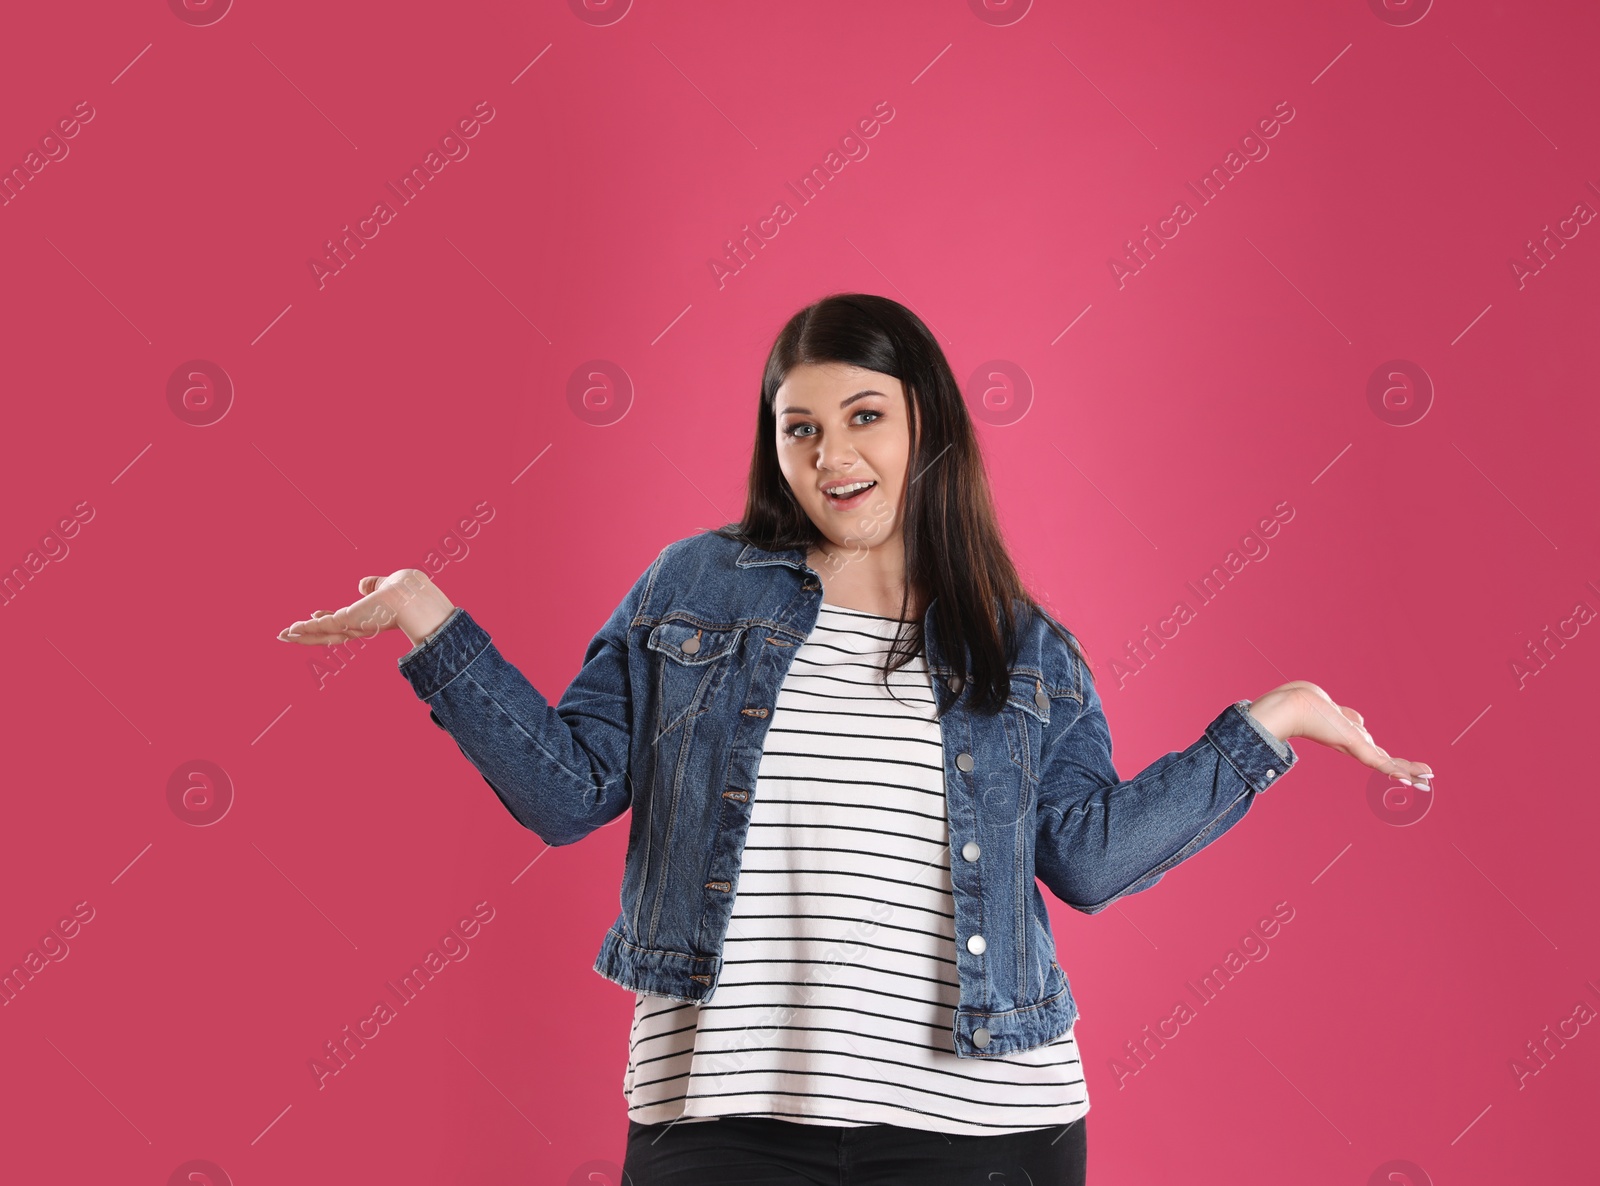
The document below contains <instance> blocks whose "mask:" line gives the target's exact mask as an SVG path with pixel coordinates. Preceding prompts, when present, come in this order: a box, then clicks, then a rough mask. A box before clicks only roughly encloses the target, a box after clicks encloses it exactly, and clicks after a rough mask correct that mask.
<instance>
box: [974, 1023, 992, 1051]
mask: <svg viewBox="0 0 1600 1186" xmlns="http://www.w3.org/2000/svg"><path fill="white" fill-rule="evenodd" d="M989 1036H990V1035H989V1031H988V1030H986V1029H984V1028H983V1027H982V1026H979V1027H978V1028H977V1029H975V1030H973V1031H972V1044H973V1045H974V1046H976V1047H977V1048H978V1049H979V1050H982V1049H983V1048H984V1047H985V1046H987V1045H988V1044H989Z"/></svg>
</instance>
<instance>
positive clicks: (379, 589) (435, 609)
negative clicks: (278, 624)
mask: <svg viewBox="0 0 1600 1186" xmlns="http://www.w3.org/2000/svg"><path fill="white" fill-rule="evenodd" d="M356 588H357V590H358V591H359V592H360V593H361V594H362V597H361V599H360V600H359V601H355V602H352V603H351V604H350V605H347V606H345V607H344V608H343V609H341V610H333V611H331V612H330V611H329V610H325V609H319V610H317V611H315V612H314V613H313V614H312V615H311V617H310V618H308V619H306V620H304V621H300V622H294V623H292V624H290V625H289V626H287V627H285V628H284V629H283V630H281V631H279V633H278V638H279V639H281V640H282V641H284V642H298V643H301V644H302V645H305V646H329V645H331V644H333V643H339V642H348V641H349V640H350V639H352V638H371V637H372V636H373V635H375V634H380V633H382V632H383V631H385V630H390V629H399V630H401V631H403V632H404V633H405V636H406V637H407V638H409V639H410V640H411V645H412V646H416V645H417V644H418V643H420V642H421V641H422V640H423V639H425V638H427V637H428V635H430V634H432V633H433V632H434V631H435V630H437V629H438V628H439V627H440V626H441V625H443V624H444V620H445V619H446V618H448V617H449V616H450V612H451V611H452V610H453V609H455V606H454V605H452V604H451V603H450V599H449V598H448V597H446V596H445V595H444V590H442V589H440V588H439V586H437V585H435V584H434V583H433V580H432V579H431V578H430V577H429V576H428V574H427V573H425V572H423V571H422V570H421V569H420V568H402V569H400V570H399V571H398V572H392V573H390V574H389V575H388V576H386V577H362V578H361V580H360V581H358V582H357V583H356Z"/></svg>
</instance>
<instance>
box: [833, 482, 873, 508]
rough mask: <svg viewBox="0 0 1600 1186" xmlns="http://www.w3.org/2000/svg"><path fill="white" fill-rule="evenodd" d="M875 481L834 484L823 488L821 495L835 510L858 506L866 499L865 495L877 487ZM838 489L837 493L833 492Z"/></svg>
mask: <svg viewBox="0 0 1600 1186" xmlns="http://www.w3.org/2000/svg"><path fill="white" fill-rule="evenodd" d="M877 486H878V483H876V482H870V481H869V482H850V483H848V484H846V485H843V486H836V487H834V488H833V489H832V490H824V491H823V492H822V496H823V497H824V498H825V499H827V501H828V505H829V506H832V507H833V508H834V509H836V510H841V511H847V510H850V509H851V508H853V507H857V506H860V505H861V504H862V503H863V502H864V501H866V497H867V495H869V494H871V493H872V492H873V491H874V490H875V489H877ZM835 491H838V493H835Z"/></svg>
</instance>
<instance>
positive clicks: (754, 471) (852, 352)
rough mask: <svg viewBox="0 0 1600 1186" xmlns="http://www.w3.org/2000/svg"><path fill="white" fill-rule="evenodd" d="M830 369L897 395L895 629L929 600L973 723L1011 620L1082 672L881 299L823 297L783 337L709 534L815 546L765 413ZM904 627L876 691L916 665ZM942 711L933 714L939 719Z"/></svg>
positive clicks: (1009, 644) (920, 340) (947, 398)
mask: <svg viewBox="0 0 1600 1186" xmlns="http://www.w3.org/2000/svg"><path fill="white" fill-rule="evenodd" d="M830 362H832V363H845V364H848V365H850V366H857V367H862V368H864V369H866V370H869V371H877V372H879V373H880V374H885V375H893V376H894V377H895V378H896V379H898V380H900V382H901V384H902V385H903V386H904V388H905V392H906V403H907V405H908V409H909V415H910V433H911V453H910V458H909V460H908V463H907V477H908V481H907V482H906V486H905V495H904V498H905V506H904V513H903V517H902V520H901V525H902V531H903V532H904V538H905V553H906V585H905V591H904V593H903V595H902V597H901V601H900V613H899V615H898V616H899V617H900V618H902V619H904V618H905V617H906V610H907V608H908V607H909V605H910V601H911V593H912V590H913V588H915V589H918V590H922V591H926V592H927V594H928V596H929V597H930V598H932V599H933V606H934V613H933V625H934V629H935V630H936V631H937V633H938V637H939V642H940V648H939V649H940V652H941V654H942V655H943V656H944V657H945V658H946V659H947V660H948V661H949V663H950V664H951V666H952V667H954V668H955V670H956V672H957V674H959V675H960V676H961V677H962V679H963V681H964V682H965V683H966V684H967V686H968V688H969V689H970V701H969V703H970V704H971V705H972V707H973V709H974V711H977V712H983V713H995V712H998V711H999V710H1000V709H1001V708H1002V707H1003V706H1004V704H1005V701H1006V697H1007V696H1008V695H1009V694H1010V691H1011V671H1010V669H1011V665H1012V664H1013V663H1014V662H1016V658H1017V650H1018V647H1019V645H1020V639H1021V627H1022V626H1023V625H1025V621H1024V620H1019V617H1020V615H1019V610H1021V609H1024V608H1025V609H1026V611H1027V612H1029V613H1037V614H1039V615H1040V616H1042V617H1043V618H1044V620H1045V621H1046V622H1047V623H1048V624H1049V625H1050V628H1051V629H1052V630H1054V631H1055V633H1056V634H1057V635H1059V636H1060V637H1061V638H1062V640H1063V641H1065V642H1066V644H1067V646H1068V647H1070V648H1071V649H1072V651H1073V652H1074V653H1075V654H1076V655H1077V656H1078V657H1079V658H1080V659H1082V660H1083V662H1084V666H1085V667H1086V668H1087V666H1088V660H1087V659H1086V658H1084V656H1083V651H1082V650H1081V648H1080V647H1079V645H1078V642H1077V640H1076V639H1075V638H1074V637H1073V636H1072V635H1071V633H1070V632H1068V631H1067V630H1066V628H1065V627H1063V626H1062V625H1061V624H1060V623H1058V622H1057V621H1056V620H1055V619H1054V618H1052V617H1051V616H1050V615H1049V614H1048V613H1046V612H1045V611H1044V609H1043V607H1041V606H1040V605H1039V603H1038V602H1037V601H1035V600H1034V598H1033V597H1032V596H1030V595H1029V593H1028V591H1027V589H1026V588H1024V587H1023V584H1022V580H1021V578H1020V577H1019V576H1018V575H1017V569H1016V565H1015V564H1013V563H1012V560H1011V556H1010V554H1009V553H1008V552H1007V551H1006V546H1005V542H1004V541H1003V539H1002V538H1001V535H1000V527H999V523H998V522H997V520H996V518H995V513H994V502H993V500H992V499H991V498H990V495H989V479H988V476H987V474H986V473H985V471H984V468H983V457H982V454H981V453H980V452H979V449H978V438H977V434H976V433H975V432H974V431H973V427H972V417H971V416H970V415H969V414H968V412H967V405H966V402H965V401H964V400H963V399H962V397H961V389H960V387H959V386H958V385H957V384H956V379H955V375H953V374H952V373H951V371H950V364H949V362H947V361H946V359H945V356H944V351H943V350H941V349H940V348H939V343H938V342H937V341H936V340H935V339H934V336H933V334H931V333H930V332H929V331H928V327H927V326H926V325H924V324H923V323H922V319H921V318H919V317H918V316H917V315H916V314H915V313H913V312H912V311H911V310H910V309H907V308H906V307H905V306H904V305H902V304H900V303H899V302H898V301H893V300H890V299H889V298H888V297H882V296H875V295H872V294H870V293H859V292H849V293H833V294H830V295H829V296H826V297H824V298H823V299H822V300H820V301H817V302H816V303H815V304H811V305H807V306H806V307H805V308H804V309H801V310H800V311H799V312H798V313H796V314H795V315H794V316H793V317H791V318H790V319H789V321H788V323H787V324H785V325H784V327H783V329H782V330H781V331H780V332H779V334H778V337H777V340H776V341H774V342H773V345H772V351H771V353H770V354H768V356H767V365H766V371H765V373H764V374H763V375H762V379H761V399H760V403H759V407H758V408H757V411H756V440H755V450H754V452H753V453H752V455H751V458H750V481H749V488H748V491H747V493H746V496H745V509H744V518H743V520H741V521H740V522H738V523H729V524H727V525H726V526H724V527H719V528H717V530H716V534H718V535H722V536H726V537H728V538H730V539H736V540H740V541H742V542H745V543H753V544H755V545H756V546H757V547H761V548H765V549H767V550H769V551H779V550H782V549H785V548H809V547H811V546H812V545H817V544H821V543H822V542H823V539H824V537H823V535H822V533H821V532H820V531H818V530H817V527H816V524H814V523H812V521H811V517H810V516H809V515H807V514H806V512H805V509H804V508H803V507H801V505H800V504H799V502H797V501H796V500H795V497H794V493H793V492H792V491H791V490H790V489H789V483H788V482H787V481H786V480H785V479H784V476H783V471H782V470H781V469H780V468H779V465H778V451H777V432H778V429H777V414H776V411H775V403H774V401H776V399H777V397H778V388H779V387H780V386H782V385H783V381H784V379H785V378H787V377H788V374H789V372H790V371H791V370H792V369H793V368H795V367H796V366H801V365H805V364H809V363H830ZM909 626H910V629H909V633H907V631H906V630H905V629H904V628H902V630H901V634H900V637H899V638H897V640H896V644H895V646H894V648H893V649H892V650H891V652H890V655H889V658H888V659H887V660H886V661H885V664H884V669H883V676H884V682H885V683H886V684H887V682H888V677H889V675H890V674H891V673H893V672H895V671H899V670H900V669H901V668H903V667H904V666H905V665H906V664H907V663H909V662H910V661H911V660H912V659H913V658H915V657H916V656H917V655H919V654H921V653H922V649H923V639H922V622H921V621H920V620H915V621H913V622H911V623H910V624H909ZM962 644H964V645H962ZM948 707H949V704H948V703H945V704H941V705H940V706H939V712H940V713H941V715H942V714H943V712H944V711H945V710H946V709H947V708H948Z"/></svg>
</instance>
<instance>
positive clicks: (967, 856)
mask: <svg viewBox="0 0 1600 1186" xmlns="http://www.w3.org/2000/svg"><path fill="white" fill-rule="evenodd" d="M982 855H983V849H981V848H979V847H978V842H977V841H976V840H969V841H967V842H966V843H965V844H963V845H962V846H961V859H962V860H963V861H975V860H977V859H978V858H979V857H980V856H982Z"/></svg>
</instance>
